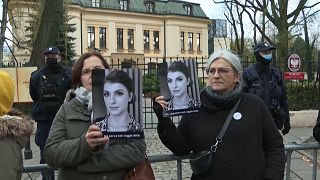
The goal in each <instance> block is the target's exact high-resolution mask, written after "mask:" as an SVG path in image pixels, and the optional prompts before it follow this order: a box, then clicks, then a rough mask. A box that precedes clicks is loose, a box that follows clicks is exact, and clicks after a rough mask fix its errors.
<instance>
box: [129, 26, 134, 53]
mask: <svg viewBox="0 0 320 180" xmlns="http://www.w3.org/2000/svg"><path fill="white" fill-rule="evenodd" d="M128 49H134V31H133V29H128Z"/></svg>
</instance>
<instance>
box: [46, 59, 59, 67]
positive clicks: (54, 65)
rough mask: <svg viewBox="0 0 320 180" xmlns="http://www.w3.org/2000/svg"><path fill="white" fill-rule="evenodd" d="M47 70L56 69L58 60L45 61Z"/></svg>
mask: <svg viewBox="0 0 320 180" xmlns="http://www.w3.org/2000/svg"><path fill="white" fill-rule="evenodd" d="M46 64H47V66H48V68H52V67H57V66H58V64H59V63H58V59H57V58H48V59H47V61H46Z"/></svg>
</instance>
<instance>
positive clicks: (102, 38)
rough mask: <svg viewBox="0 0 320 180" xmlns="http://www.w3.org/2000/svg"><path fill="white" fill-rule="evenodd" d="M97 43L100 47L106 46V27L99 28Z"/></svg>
mask: <svg viewBox="0 0 320 180" xmlns="http://www.w3.org/2000/svg"><path fill="white" fill-rule="evenodd" d="M99 45H100V49H102V48H106V47H107V38H106V28H105V27H100V28H99Z"/></svg>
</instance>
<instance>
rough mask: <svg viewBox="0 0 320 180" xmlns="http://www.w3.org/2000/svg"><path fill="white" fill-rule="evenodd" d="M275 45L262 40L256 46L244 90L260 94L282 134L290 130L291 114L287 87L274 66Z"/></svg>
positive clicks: (246, 71) (246, 72)
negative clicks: (253, 62) (273, 51)
mask: <svg viewBox="0 0 320 180" xmlns="http://www.w3.org/2000/svg"><path fill="white" fill-rule="evenodd" d="M275 49H276V48H275V47H274V46H271V45H269V44H268V43H265V42H261V43H259V44H257V45H256V46H255V47H254V55H255V57H256V61H257V62H256V63H255V64H254V65H252V66H250V67H248V68H246V69H245V70H244V72H243V79H244V81H245V87H244V91H245V92H248V93H252V94H255V95H257V96H259V97H260V98H261V99H262V100H263V101H264V102H265V104H266V105H267V107H268V108H269V110H270V112H271V114H272V116H273V118H274V121H275V123H276V125H277V128H278V129H279V130H282V134H283V135H285V134H287V133H288V132H289V130H290V128H291V126H290V116H289V108H288V102H287V95H286V88H285V85H284V82H283V78H282V75H281V73H280V72H279V70H278V69H276V68H274V67H272V66H271V65H270V64H271V61H272V50H275Z"/></svg>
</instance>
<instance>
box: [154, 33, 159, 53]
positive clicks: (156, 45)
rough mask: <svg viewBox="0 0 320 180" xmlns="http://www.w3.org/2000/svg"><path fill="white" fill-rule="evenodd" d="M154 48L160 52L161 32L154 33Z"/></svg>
mask: <svg viewBox="0 0 320 180" xmlns="http://www.w3.org/2000/svg"><path fill="white" fill-rule="evenodd" d="M153 48H154V50H159V31H153Z"/></svg>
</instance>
